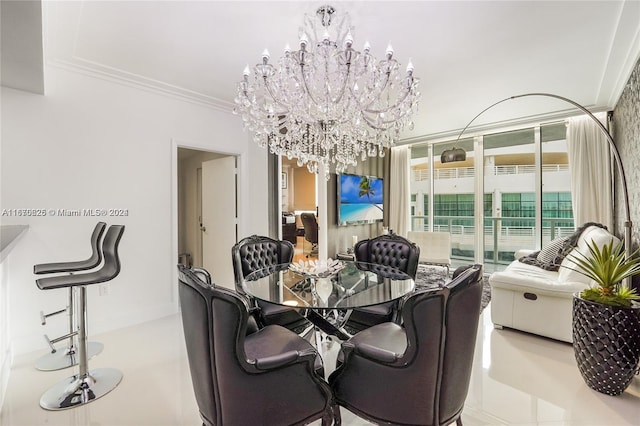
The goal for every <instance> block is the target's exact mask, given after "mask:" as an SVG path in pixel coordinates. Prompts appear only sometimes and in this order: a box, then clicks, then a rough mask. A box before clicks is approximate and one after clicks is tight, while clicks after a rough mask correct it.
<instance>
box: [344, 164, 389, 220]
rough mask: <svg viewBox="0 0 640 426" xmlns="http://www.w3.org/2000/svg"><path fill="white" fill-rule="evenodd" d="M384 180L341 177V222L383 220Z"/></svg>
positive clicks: (350, 176) (363, 177)
mask: <svg viewBox="0 0 640 426" xmlns="http://www.w3.org/2000/svg"><path fill="white" fill-rule="evenodd" d="M382 206H383V202H382V179H377V178H371V177H367V176H356V175H346V174H345V175H341V176H340V222H342V223H348V222H373V221H377V220H382Z"/></svg>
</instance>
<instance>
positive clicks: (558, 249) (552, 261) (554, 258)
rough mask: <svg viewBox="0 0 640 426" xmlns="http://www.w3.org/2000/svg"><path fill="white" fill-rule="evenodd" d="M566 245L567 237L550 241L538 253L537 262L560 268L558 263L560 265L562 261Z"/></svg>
mask: <svg viewBox="0 0 640 426" xmlns="http://www.w3.org/2000/svg"><path fill="white" fill-rule="evenodd" d="M566 244H567V237H560V238H556V239H555V240H553V241H551V242H550V243H549V244H547V245H546V246H545V247H544V248H543V249H542V250H540V252H539V253H538V256H537V259H538V261H539V262H541V263H545V264H547V265H557V266H558V267H560V263H562V259H564V256H563V254H564V253H563V252H564V248H565V246H566ZM559 258H560V259H559ZM558 260H559V261H558Z"/></svg>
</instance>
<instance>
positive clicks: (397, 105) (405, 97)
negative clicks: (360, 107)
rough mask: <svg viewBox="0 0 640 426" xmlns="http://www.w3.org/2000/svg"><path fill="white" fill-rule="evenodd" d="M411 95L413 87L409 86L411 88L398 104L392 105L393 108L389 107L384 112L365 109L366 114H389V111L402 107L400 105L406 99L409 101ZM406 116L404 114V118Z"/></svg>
mask: <svg viewBox="0 0 640 426" xmlns="http://www.w3.org/2000/svg"><path fill="white" fill-rule="evenodd" d="M410 93H411V86H409V87H408V88H407V91H406V92H405V94H404V96H403V97H402V98H401V99H398V102H396V103H395V104H393V105H391V106H390V107H388V108H387V109H384V110H378V109H365V111H366V112H370V113H372V114H380V113H383V112H387V111H389V110H392V109H395V108H397V107H399V106H400V104H401V103H402V102H404V100H405V99H407V97H408V96H409V94H410ZM371 103H373V102H371ZM404 115H405V114H403V116H404Z"/></svg>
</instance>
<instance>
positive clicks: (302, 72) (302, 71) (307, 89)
mask: <svg viewBox="0 0 640 426" xmlns="http://www.w3.org/2000/svg"><path fill="white" fill-rule="evenodd" d="M300 74H301V75H302V81H303V82H304V90H305V92H306V93H307V95H308V96H309V99H311V100H312V101H313V103H314V104H315V105H320V104H319V103H318V101H316V99H315V98H314V97H313V93H311V90H309V84H308V83H307V79H306V78H304V65H303V64H300Z"/></svg>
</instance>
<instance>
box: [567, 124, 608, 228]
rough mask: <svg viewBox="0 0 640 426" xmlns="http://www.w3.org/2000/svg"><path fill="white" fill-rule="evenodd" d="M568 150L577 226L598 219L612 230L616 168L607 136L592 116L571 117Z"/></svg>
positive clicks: (568, 131)
mask: <svg viewBox="0 0 640 426" xmlns="http://www.w3.org/2000/svg"><path fill="white" fill-rule="evenodd" d="M567 151H568V155H569V170H570V172H571V201H572V203H573V217H574V220H575V224H576V227H577V226H580V225H582V224H583V223H585V222H598V223H601V224H603V225H605V226H607V228H608V229H610V230H613V191H612V182H613V176H612V170H613V168H612V165H611V152H610V148H609V142H608V141H607V139H606V136H605V135H604V134H603V133H602V130H600V128H599V127H598V125H597V124H596V123H595V122H594V121H593V120H592V119H591V118H590V117H587V116H583V117H576V118H570V119H569V120H568V121H567Z"/></svg>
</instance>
